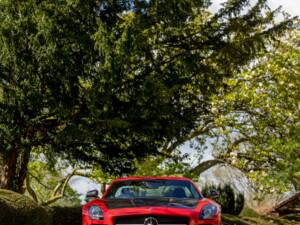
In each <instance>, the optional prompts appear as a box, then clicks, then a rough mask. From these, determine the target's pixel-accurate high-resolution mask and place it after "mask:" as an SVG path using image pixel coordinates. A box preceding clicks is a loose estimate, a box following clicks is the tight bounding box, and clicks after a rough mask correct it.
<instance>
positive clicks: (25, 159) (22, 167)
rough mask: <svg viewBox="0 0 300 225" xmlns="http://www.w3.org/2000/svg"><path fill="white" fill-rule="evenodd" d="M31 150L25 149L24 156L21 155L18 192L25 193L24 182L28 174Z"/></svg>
mask: <svg viewBox="0 0 300 225" xmlns="http://www.w3.org/2000/svg"><path fill="white" fill-rule="evenodd" d="M29 156H30V151H28V150H27V151H24V152H23V154H22V156H21V157H20V169H19V171H18V177H17V185H16V192H19V193H22V194H23V193H24V192H25V188H24V183H25V179H26V176H27V165H28V162H29Z"/></svg>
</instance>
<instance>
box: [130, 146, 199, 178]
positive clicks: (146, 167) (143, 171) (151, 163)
mask: <svg viewBox="0 0 300 225" xmlns="http://www.w3.org/2000/svg"><path fill="white" fill-rule="evenodd" d="M188 160H189V159H188V156H187V155H181V152H180V151H175V152H173V155H172V156H171V157H169V158H168V159H165V160H164V161H163V162H162V163H161V164H158V163H157V162H158V161H159V162H160V161H161V160H160V159H159V158H158V157H148V158H145V159H144V160H143V161H139V160H136V162H135V163H136V168H137V169H136V171H135V173H134V175H136V176H185V177H188V178H190V179H196V180H197V179H198V174H194V173H193V172H191V166H190V164H189V163H188Z"/></svg>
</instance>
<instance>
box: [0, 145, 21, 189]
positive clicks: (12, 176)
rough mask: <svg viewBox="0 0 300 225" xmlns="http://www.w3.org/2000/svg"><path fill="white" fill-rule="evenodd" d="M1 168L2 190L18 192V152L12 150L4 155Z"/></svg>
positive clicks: (0, 186) (0, 183) (0, 185)
mask: <svg viewBox="0 0 300 225" xmlns="http://www.w3.org/2000/svg"><path fill="white" fill-rule="evenodd" d="M2 160H3V164H2V168H1V177H0V188H1V189H9V190H12V191H16V169H17V163H18V150H17V149H16V148H15V149H12V150H11V151H9V152H8V153H7V154H5V155H3V159H2Z"/></svg>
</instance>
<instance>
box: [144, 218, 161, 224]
mask: <svg viewBox="0 0 300 225" xmlns="http://www.w3.org/2000/svg"><path fill="white" fill-rule="evenodd" d="M144 225H158V221H157V219H155V218H153V217H147V218H146V219H145V222H144Z"/></svg>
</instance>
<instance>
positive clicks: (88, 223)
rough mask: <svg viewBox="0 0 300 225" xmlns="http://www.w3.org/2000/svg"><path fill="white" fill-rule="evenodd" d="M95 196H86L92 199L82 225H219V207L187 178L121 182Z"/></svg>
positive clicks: (114, 183) (92, 192)
mask: <svg viewBox="0 0 300 225" xmlns="http://www.w3.org/2000/svg"><path fill="white" fill-rule="evenodd" d="M214 194H217V193H214ZM97 196H98V192H97V191H91V192H89V193H88V194H87V197H90V198H91V197H93V198H95V199H94V200H92V201H90V202H88V203H87V204H85V205H84V206H83V207H82V224H83V225H98V224H103V225H104V224H105V225H200V224H202V225H220V224H221V207H220V206H219V205H218V204H217V203H215V202H214V201H212V200H211V199H208V198H204V197H203V196H202V194H201V192H200V191H199V190H198V189H197V187H196V186H195V185H194V183H193V182H192V181H191V180H189V179H186V178H178V177H128V178H121V179H117V180H114V181H113V182H112V183H111V184H110V186H109V187H108V189H107V191H106V192H105V193H104V195H103V197H102V198H101V199H98V198H96V197H97Z"/></svg>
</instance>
